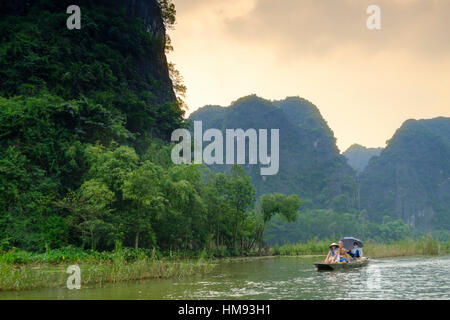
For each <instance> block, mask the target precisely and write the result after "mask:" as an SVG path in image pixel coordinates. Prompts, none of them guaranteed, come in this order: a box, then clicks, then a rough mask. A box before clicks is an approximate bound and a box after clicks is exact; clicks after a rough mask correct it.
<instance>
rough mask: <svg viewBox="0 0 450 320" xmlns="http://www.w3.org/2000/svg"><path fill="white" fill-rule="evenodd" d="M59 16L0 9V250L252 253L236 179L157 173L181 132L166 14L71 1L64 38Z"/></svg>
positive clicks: (58, 7) (46, 8) (247, 213)
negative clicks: (72, 24)
mask: <svg viewBox="0 0 450 320" xmlns="http://www.w3.org/2000/svg"><path fill="white" fill-rule="evenodd" d="M67 3H68V2H67ZM67 3H66V1H61V3H55V2H52V1H46V0H35V1H31V2H29V3H28V4H29V5H30V6H29V7H28V4H27V5H24V6H16V5H15V4H14V3H12V2H8V1H7V2H2V5H1V6H0V17H1V19H0V39H1V40H0V42H1V49H0V124H1V126H0V173H1V174H0V250H2V251H3V252H8V251H9V250H11V249H12V248H13V247H16V248H21V249H23V250H27V251H34V252H44V251H46V252H49V250H51V249H58V248H62V247H66V246H75V247H79V248H83V249H91V250H101V251H104V250H112V249H113V248H114V246H115V244H116V243H117V242H120V243H123V245H124V246H125V247H134V248H135V249H139V248H147V249H152V248H154V249H155V250H157V251H158V252H165V253H167V252H169V255H170V252H176V253H177V255H179V254H180V253H181V255H182V256H183V257H187V256H188V255H189V252H190V251H194V252H202V251H203V250H206V249H207V250H209V251H215V252H216V255H218V256H223V255H236V254H244V253H245V252H249V251H251V250H252V249H254V248H255V246H256V245H257V244H258V243H259V244H260V245H262V241H261V239H260V237H259V236H260V230H261V225H262V224H263V219H262V214H261V212H260V211H259V209H257V208H256V206H255V203H256V200H257V198H256V196H255V191H254V188H253V186H252V185H251V183H250V179H249V178H248V177H247V176H246V175H245V171H244V170H243V169H242V168H240V167H237V166H236V167H233V168H232V169H231V170H230V171H229V173H228V174H213V173H211V172H209V171H208V170H207V169H205V168H202V167H199V166H196V165H183V166H174V165H173V164H172V162H171V159H170V151H171V147H170V145H169V144H168V143H167V140H168V138H169V137H170V134H171V132H172V131H173V130H174V129H175V128H179V127H183V126H185V123H184V121H183V119H182V115H183V111H182V101H181V100H180V99H177V98H176V96H175V94H174V91H173V89H174V86H175V87H176V88H175V90H176V91H177V93H178V94H182V93H183V88H182V84H181V83H176V82H174V85H173V84H172V81H171V76H172V78H173V77H174V76H175V78H176V77H177V74H176V72H175V71H174V69H173V66H168V64H167V61H166V57H165V50H168V49H171V48H170V39H169V38H168V37H167V36H166V34H165V32H164V30H165V28H170V27H171V26H173V24H174V22H175V8H174V6H173V4H172V3H171V2H170V1H166V0H161V1H156V0H155V1H145V2H139V1H138V2H136V3H133V4H124V3H115V4H112V5H108V6H107V7H105V5H104V3H103V1H84V0H83V1H81V2H79V3H77V4H78V5H79V6H80V7H82V8H83V10H82V28H81V30H68V29H67V28H66V26H65V22H66V19H67V14H66V13H65V10H66V8H67V5H66V4H67ZM133 6H136V7H135V8H133ZM174 72H175V74H174ZM170 73H172V74H170ZM298 205H299V203H298ZM294 209H295V208H294Z"/></svg>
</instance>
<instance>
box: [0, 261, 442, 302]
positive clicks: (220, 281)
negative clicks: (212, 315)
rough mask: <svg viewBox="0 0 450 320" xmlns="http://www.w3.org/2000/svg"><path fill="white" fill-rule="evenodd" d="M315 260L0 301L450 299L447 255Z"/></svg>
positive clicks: (225, 265)
mask: <svg viewBox="0 0 450 320" xmlns="http://www.w3.org/2000/svg"><path fill="white" fill-rule="evenodd" d="M318 259H319V258H318V257H276V258H258V259H248V260H245V261H239V260H238V261H232V262H222V263H220V264H219V265H218V266H216V268H215V269H214V271H213V272H212V273H210V274H208V275H202V276H192V277H186V278H182V279H165V280H142V281H133V282H127V283H120V284H114V285H113V284H108V285H104V286H102V287H92V288H89V287H85V288H81V289H80V290H68V289H66V288H52V289H41V290H31V291H21V292H0V299H420V300H423V299H450V275H449V271H450V256H441V257H411V258H395V259H377V260H372V261H371V262H370V264H369V265H368V266H367V267H365V268H360V269H353V270H348V271H340V272H317V271H316V270H315V268H314V266H313V265H312V263H313V262H314V261H315V260H318Z"/></svg>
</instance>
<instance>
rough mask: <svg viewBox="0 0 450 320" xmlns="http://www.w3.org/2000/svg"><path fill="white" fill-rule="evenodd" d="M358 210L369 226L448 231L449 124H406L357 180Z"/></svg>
mask: <svg viewBox="0 0 450 320" xmlns="http://www.w3.org/2000/svg"><path fill="white" fill-rule="evenodd" d="M360 183H361V208H364V209H366V210H367V213H368V214H369V217H370V219H371V220H373V221H377V222H380V221H382V220H383V218H384V217H385V216H390V217H393V218H401V219H402V220H403V221H405V222H407V223H408V224H410V225H411V226H413V227H414V229H416V230H431V229H438V230H443V231H444V232H446V233H447V234H448V230H450V118H444V117H441V118H435V119H429V120H408V121H406V122H405V123H404V124H403V125H402V126H401V128H400V129H398V130H397V132H396V133H395V134H394V136H393V137H392V139H391V140H390V141H389V143H388V145H387V147H386V148H385V149H384V150H383V152H382V153H381V154H380V156H379V157H374V158H372V160H371V161H370V162H369V164H368V166H367V167H366V169H365V170H364V172H363V173H362V174H361V177H360Z"/></svg>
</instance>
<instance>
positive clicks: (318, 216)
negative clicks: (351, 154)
mask: <svg viewBox="0 0 450 320" xmlns="http://www.w3.org/2000/svg"><path fill="white" fill-rule="evenodd" d="M348 235H352V236H354V237H357V238H360V239H364V240H368V239H370V240H372V241H375V242H379V243H385V242H389V241H399V240H403V239H406V238H410V237H412V236H414V235H415V234H414V232H413V231H412V229H411V227H410V226H409V225H407V224H405V223H404V222H403V221H402V220H400V219H391V218H390V217H387V216H386V217H385V218H384V219H383V221H382V223H381V224H379V223H374V222H370V221H368V219H367V214H366V213H365V211H364V210H363V211H362V212H360V213H359V214H352V213H338V212H336V211H334V210H332V209H328V210H301V211H300V213H299V214H298V218H297V221H296V222H294V223H290V224H286V223H285V220H284V219H280V218H275V219H273V221H272V223H271V224H270V225H269V226H268V228H267V231H266V233H265V239H266V241H268V243H270V244H272V245H274V244H283V243H296V242H297V241H302V242H305V241H308V240H310V239H319V240H321V239H330V238H332V239H335V238H342V237H344V236H348ZM416 235H417V234H416ZM440 239H442V240H445V241H447V240H450V239H449V238H448V235H447V238H445V237H444V236H443V235H441V237H440Z"/></svg>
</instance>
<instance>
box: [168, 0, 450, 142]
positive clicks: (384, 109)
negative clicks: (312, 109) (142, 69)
mask: <svg viewBox="0 0 450 320" xmlns="http://www.w3.org/2000/svg"><path fill="white" fill-rule="evenodd" d="M173 3H174V4H175V6H176V9H177V23H176V25H175V29H174V30H170V31H169V35H170V37H171V39H172V44H173V47H174V51H173V52H171V53H170V54H169V56H168V59H169V61H171V62H173V63H175V65H176V68H177V69H178V70H179V71H180V73H181V75H182V76H183V78H184V83H185V85H186V87H187V94H186V98H185V101H186V102H187V105H188V107H189V111H188V114H189V113H191V112H193V111H194V110H196V109H198V108H201V107H203V106H205V105H223V106H228V105H230V103H231V102H233V101H235V100H237V99H238V98H240V97H242V96H246V95H249V94H257V95H258V96H260V97H262V98H265V99H269V100H279V99H284V98H285V97H287V96H300V97H303V98H305V99H308V100H309V101H311V102H312V103H314V104H315V105H316V106H317V107H318V108H319V110H320V112H321V114H322V116H323V117H324V118H325V120H326V121H327V122H328V125H329V126H330V128H331V129H332V130H333V132H334V134H335V136H336V138H337V145H338V147H339V149H340V150H341V151H344V150H345V149H346V148H347V147H349V146H350V145H352V144H353V143H359V144H361V145H364V146H366V147H384V146H385V145H386V141H387V140H388V139H390V138H391V137H392V135H393V134H394V133H395V130H397V129H398V128H399V127H400V126H401V124H402V123H403V122H404V121H405V120H408V119H427V118H433V117H437V116H450V1H449V0H278V1H274V0H173ZM369 5H377V6H378V7H379V8H380V10H381V11H380V12H381V15H380V17H381V29H380V30H369V29H368V28H367V25H366V21H367V19H368V18H369V16H370V15H371V14H368V13H367V8H368V6H369Z"/></svg>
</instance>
